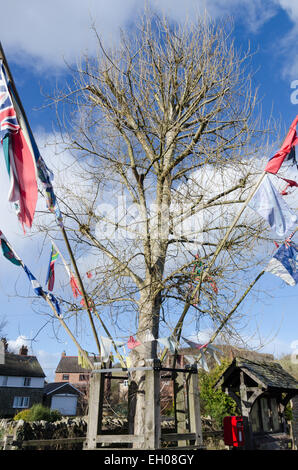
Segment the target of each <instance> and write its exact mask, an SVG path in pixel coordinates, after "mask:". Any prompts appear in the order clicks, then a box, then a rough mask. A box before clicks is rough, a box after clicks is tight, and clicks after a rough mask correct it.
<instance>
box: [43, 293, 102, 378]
mask: <svg viewBox="0 0 298 470" xmlns="http://www.w3.org/2000/svg"><path fill="white" fill-rule="evenodd" d="M42 297H43V298H44V300H45V301H46V302H47V303H48V304H49V306H50V307H51V309H52V310H53V312H54V315H55V317H56V318H57V319H58V320H59V322H60V323H61V325H62V326H63V328H64V329H65V330H66V331H67V333H68V334H69V336H70V337H71V339H72V340H73V342H74V343H75V345H76V346H77V348H78V350H79V351H81V354H82V356H83V357H84V359H85V360H86V361H87V363H88V364H89V367H90V369H91V370H92V369H93V364H92V362H91V361H90V359H89V357H88V355H87V354H86V351H84V349H83V348H82V347H81V346H80V344H79V343H78V341H77V340H76V338H75V337H74V335H73V334H72V332H71V331H70V329H69V328H68V326H67V325H66V323H65V322H64V320H63V319H62V318H61V317H60V316H59V315H58V313H57V311H56V309H55V306H54V305H53V304H52V302H51V300H50V299H49V298H48V297H47V296H46V294H45V293H43V295H42Z"/></svg>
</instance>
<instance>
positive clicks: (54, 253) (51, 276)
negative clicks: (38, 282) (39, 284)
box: [46, 244, 59, 291]
mask: <svg viewBox="0 0 298 470" xmlns="http://www.w3.org/2000/svg"><path fill="white" fill-rule="evenodd" d="M58 256H59V253H58V251H57V250H56V249H55V247H54V245H53V244H52V249H51V256H50V261H49V267H48V273H47V278H46V284H47V286H48V289H49V290H50V291H52V290H53V288H54V283H55V270H54V265H55V262H56V260H57V258H58Z"/></svg>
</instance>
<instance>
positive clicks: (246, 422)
mask: <svg viewBox="0 0 298 470" xmlns="http://www.w3.org/2000/svg"><path fill="white" fill-rule="evenodd" d="M240 398H241V415H242V416H243V427H244V443H245V450H252V448H253V441H252V430H251V424H250V419H249V413H250V409H251V406H250V403H249V402H248V397H247V388H246V384H245V379H244V372H243V371H240Z"/></svg>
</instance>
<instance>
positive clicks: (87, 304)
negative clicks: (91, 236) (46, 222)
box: [60, 226, 100, 353]
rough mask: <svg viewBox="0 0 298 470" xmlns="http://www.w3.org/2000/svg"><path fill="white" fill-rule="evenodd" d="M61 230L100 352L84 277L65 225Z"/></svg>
mask: <svg viewBox="0 0 298 470" xmlns="http://www.w3.org/2000/svg"><path fill="white" fill-rule="evenodd" d="M60 230H61V232H62V235H63V238H64V241H65V244H66V247H67V250H68V253H69V256H70V259H71V262H72V264H73V267H74V270H75V273H76V276H77V279H78V281H79V285H80V289H81V292H82V296H83V299H84V302H85V308H86V310H87V313H88V317H89V321H90V324H91V328H92V331H93V335H94V338H95V341H96V345H97V348H98V351H99V353H100V344H99V340H98V335H97V332H96V328H95V325H94V321H93V318H92V314H91V310H90V307H89V302H88V299H87V295H86V291H85V288H84V285H83V282H82V279H81V275H80V273H79V270H78V266H77V263H76V260H75V258H74V255H73V252H72V249H71V246H70V243H69V240H68V237H67V234H66V231H65V228H64V227H63V226H61V227H60Z"/></svg>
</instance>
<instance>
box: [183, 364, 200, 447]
mask: <svg viewBox="0 0 298 470" xmlns="http://www.w3.org/2000/svg"><path fill="white" fill-rule="evenodd" d="M188 379H189V380H188V390H187V391H188V419H189V431H190V432H192V433H195V436H196V437H195V439H194V440H193V441H194V442H193V443H192V444H194V445H200V446H202V445H203V433H202V421H201V408H200V393H199V381H198V373H196V374H191V375H190V376H189V378H188ZM190 443H191V442H190Z"/></svg>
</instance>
